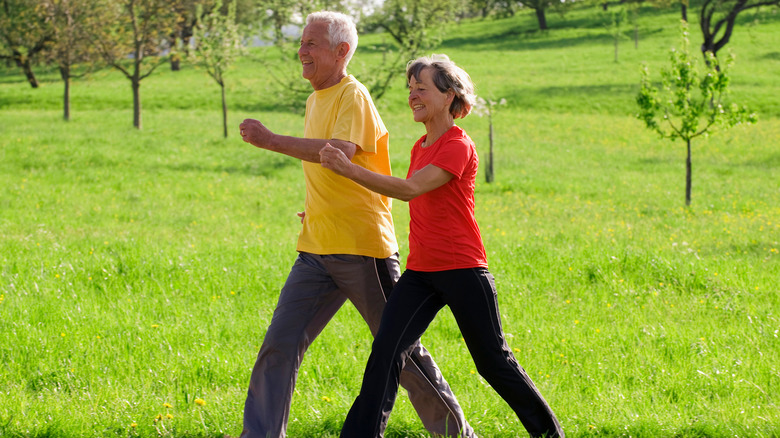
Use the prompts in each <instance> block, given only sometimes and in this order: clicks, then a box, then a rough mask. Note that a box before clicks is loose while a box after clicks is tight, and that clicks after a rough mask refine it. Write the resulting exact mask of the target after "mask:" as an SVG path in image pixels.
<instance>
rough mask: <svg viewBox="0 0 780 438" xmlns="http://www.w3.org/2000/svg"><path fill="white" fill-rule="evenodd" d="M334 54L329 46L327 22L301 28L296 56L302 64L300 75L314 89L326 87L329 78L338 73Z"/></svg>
mask: <svg viewBox="0 0 780 438" xmlns="http://www.w3.org/2000/svg"><path fill="white" fill-rule="evenodd" d="M336 54H337V51H336V50H331V48H330V38H329V37H328V25H327V23H320V22H314V23H311V24H309V25H307V26H306V27H305V28H303V35H301V47H300V48H299V49H298V58H299V59H300V60H301V64H302V65H303V72H302V76H303V77H304V78H305V79H308V81H309V82H311V85H312V87H314V89H315V90H320V89H323V88H327V86H326V84H327V83H328V82H329V80H330V79H331V78H333V77H334V76H335V75H337V74H338V64H337V59H338V58H337V56H336Z"/></svg>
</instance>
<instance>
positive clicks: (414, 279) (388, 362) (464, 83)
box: [320, 55, 564, 438]
mask: <svg viewBox="0 0 780 438" xmlns="http://www.w3.org/2000/svg"><path fill="white" fill-rule="evenodd" d="M406 78H407V81H408V84H409V107H410V108H411V110H412V114H413V115H414V121H415V122H419V123H422V124H424V125H425V130H426V134H425V135H424V136H423V137H422V138H420V139H419V140H418V141H417V142H416V143H415V145H414V147H413V148H412V157H411V163H410V165H409V171H408V173H407V176H406V179H401V178H396V177H393V176H387V175H380V174H377V173H373V172H371V171H369V170H366V169H365V168H363V167H360V166H357V165H354V164H352V163H351V162H350V161H349V160H348V159H347V157H346V155H344V153H343V152H341V151H340V150H339V149H336V148H333V147H330V146H325V148H323V149H322V150H321V151H320V161H321V163H322V166H324V167H326V168H328V169H331V170H333V171H334V172H336V173H338V174H340V175H342V176H345V177H347V178H349V179H351V180H353V181H355V182H357V183H358V184H360V185H362V186H365V187H367V188H368V189H370V190H373V191H375V192H377V193H381V194H383V195H385V196H390V197H393V198H397V199H401V200H404V201H409V213H410V216H411V222H410V230H409V255H408V258H407V263H406V270H405V271H404V273H403V274H402V275H401V279H400V280H399V281H398V283H397V284H396V285H395V288H394V289H393V293H392V294H390V298H389V300H388V302H387V306H386V307H385V310H384V314H383V316H382V322H381V325H380V327H379V332H378V333H377V335H376V337H375V339H374V343H373V346H372V351H371V356H370V357H369V359H368V363H367V364H366V370H365V374H364V376H363V386H362V388H361V390H360V395H359V396H358V397H357V399H356V400H355V403H354V404H353V405H352V408H351V409H350V411H349V414H348V415H347V419H346V421H345V423H344V426H343V428H342V430H341V436H342V437H356V438H368V437H381V436H383V434H384V430H385V427H386V426H387V420H388V417H389V415H390V411H391V410H392V408H393V403H394V402H395V397H396V394H397V392H398V385H399V376H400V373H401V369H402V368H403V366H404V363H405V361H406V358H407V357H408V355H409V351H410V348H412V346H413V345H414V344H415V342H416V341H417V340H418V339H419V338H420V336H422V334H423V333H424V332H425V329H426V328H427V327H428V325H429V324H430V323H431V321H433V318H434V317H435V316H436V314H437V313H438V312H439V310H441V309H442V307H444V306H445V305H447V306H449V307H450V309H451V310H452V314H453V316H454V317H455V320H456V321H457V323H458V326H459V327H460V330H461V333H462V335H463V339H464V340H465V341H466V346H467V347H468V349H469V352H470V353H471V356H472V358H473V359H474V363H475V364H476V366H477V370H478V371H479V373H480V374H481V375H482V376H483V377H484V378H485V379H486V380H487V381H488V383H490V385H491V386H492V387H493V388H494V389H495V390H496V391H497V392H498V394H499V395H500V396H501V397H502V398H503V399H504V400H505V401H506V402H507V403H508V404H509V405H510V407H511V408H512V409H513V410H514V411H515V413H516V414H517V416H518V418H519V419H520V421H521V422H522V423H523V425H524V426H525V428H526V430H527V431H528V432H529V433H530V434H531V435H532V436H534V437H543V436H544V437H558V436H561V437H562V436H564V434H563V429H562V428H561V426H560V424H559V423H558V420H557V419H556V418H555V415H554V414H553V412H552V410H551V409H550V407H549V405H548V404H547V402H546V401H545V400H544V398H543V397H542V395H541V394H540V393H539V391H538V390H537V388H536V387H535V386H534V384H533V382H532V381H531V378H530V377H529V376H528V374H527V373H526V372H525V370H523V368H522V367H521V366H520V365H519V364H518V362H517V360H516V359H515V357H514V355H513V354H512V352H511V350H510V348H509V346H508V345H507V343H506V340H505V339H504V335H503V333H502V330H501V317H500V314H499V312H498V301H497V299H496V288H495V282H494V279H493V276H492V275H491V274H490V272H488V269H487V268H488V263H487V256H486V254H485V248H484V245H483V244H482V237H481V235H480V232H479V227H478V226H477V221H476V219H475V217H474V184H475V179H476V175H477V168H478V158H477V151H476V148H475V146H474V142H473V141H472V140H471V138H469V136H468V135H466V133H465V131H463V129H461V128H459V127H458V126H456V125H455V122H454V120H455V119H457V118H462V117H465V116H466V115H468V114H469V112H470V111H471V107H472V105H473V103H474V101H475V95H474V86H473V84H472V82H471V78H470V77H469V76H468V74H467V73H466V72H465V71H463V69H461V68H460V67H458V66H456V65H455V64H454V63H453V62H451V61H450V60H449V58H448V57H446V56H444V55H438V56H437V55H434V56H433V57H431V58H420V59H417V60H415V61H412V62H410V63H409V65H408V67H407V71H406Z"/></svg>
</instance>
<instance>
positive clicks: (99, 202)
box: [0, 9, 780, 438]
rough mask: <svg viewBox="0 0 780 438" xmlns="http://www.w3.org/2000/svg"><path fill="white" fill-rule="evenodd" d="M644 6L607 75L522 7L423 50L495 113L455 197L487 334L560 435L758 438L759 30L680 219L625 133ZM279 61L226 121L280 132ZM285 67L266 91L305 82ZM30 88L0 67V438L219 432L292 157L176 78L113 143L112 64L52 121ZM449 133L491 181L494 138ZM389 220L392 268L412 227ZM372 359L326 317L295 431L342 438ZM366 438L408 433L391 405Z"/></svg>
mask: <svg viewBox="0 0 780 438" xmlns="http://www.w3.org/2000/svg"><path fill="white" fill-rule="evenodd" d="M645 12H646V11H645ZM650 12H652V13H647V14H642V15H641V16H640V17H641V19H640V25H641V28H640V29H641V30H642V35H643V40H642V45H641V46H640V50H636V51H635V50H630V51H628V50H627V51H624V53H623V54H621V61H622V62H621V63H619V64H615V63H613V62H611V50H612V40H611V38H609V37H608V36H607V35H605V32H604V29H603V27H602V25H601V22H600V21H599V20H598V16H597V13H598V12H597V11H596V10H587V9H581V10H580V9H573V10H572V11H571V12H570V13H569V14H567V16H566V19H565V20H561V21H557V20H556V22H555V23H553V24H554V26H555V27H554V29H552V30H551V31H550V32H548V33H540V32H537V31H536V29H537V25H536V21H535V20H536V18H535V17H534V16H533V14H530V13H528V12H527V11H526V12H521V13H518V14H517V16H515V17H514V18H511V19H507V20H484V21H483V20H475V21H463V22H461V23H460V24H459V25H457V27H453V29H455V30H457V32H452V33H451V34H449V35H448V36H447V37H446V38H444V39H443V40H442V44H441V46H439V47H437V48H436V49H435V50H436V51H437V52H441V53H446V54H448V55H449V56H450V57H451V59H453V60H454V61H455V62H457V63H458V64H459V65H462V66H463V67H464V68H465V70H466V71H467V72H469V74H470V75H471V77H472V79H473V80H474V81H475V83H476V86H477V91H478V93H479V94H480V95H482V96H484V97H488V96H499V97H504V98H506V101H507V104H506V106H502V107H501V108H500V110H499V111H496V112H494V114H493V124H494V125H495V129H496V133H497V138H496V140H497V141H496V144H495V151H494V153H495V162H496V165H497V168H496V180H495V181H494V182H493V183H491V184H486V183H484V178H483V177H481V176H480V177H478V179H477V188H476V190H477V193H476V214H477V219H478V221H479V224H480V228H481V230H482V234H483V238H484V241H485V245H486V249H487V252H488V260H489V262H490V267H491V271H492V272H493V274H494V275H495V276H496V280H497V286H498V297H499V305H500V310H501V314H502V318H503V328H504V331H505V332H506V333H507V341H508V343H509V345H510V347H511V348H512V350H513V351H514V354H515V355H516V357H517V358H518V360H519V362H520V363H521V364H522V365H523V367H524V368H525V369H526V370H527V371H528V372H529V374H530V375H531V376H532V377H533V379H534V381H535V382H536V383H537V384H538V386H539V387H540V390H541V392H542V394H543V395H544V396H545V398H546V399H547V400H548V401H549V402H550V404H551V406H552V407H553V409H554V410H555V412H556V414H557V415H558V416H559V417H560V419H561V421H562V423H563V426H564V429H565V430H566V432H567V436H569V437H572V438H578V437H621V436H634V437H653V438H673V437H691V438H693V437H705V436H706V437H708V438H726V437H733V436H735V435H738V436H751V437H752V436H756V437H761V436H765V437H772V436H776V435H777V433H778V431H780V410H779V409H778V406H780V400H779V399H778V397H779V394H780V377H778V376H780V369H779V368H778V366H777V365H776V364H778V363H780V344H778V342H777V340H778V338H777V336H780V333H778V317H777V309H778V308H780V293H779V292H780V291H778V285H777V278H780V238H779V237H778V236H780V221H778V220H777V218H778V217H780V208H779V206H780V191H778V190H777V187H776V185H772V184H771V182H773V181H776V180H777V175H778V172H779V171H780V155H779V154H778V150H777V141H776V140H777V138H780V119H779V118H778V114H780V106H778V105H780V103H779V102H778V100H777V99H776V95H777V94H778V92H779V91H778V83H777V80H776V79H777V69H778V61H780V59H778V56H777V50H776V47H778V46H779V45H780V32H779V31H778V24H780V23H779V22H778V21H777V19H776V17H775V16H774V15H771V13H770V12H768V11H762V12H761V14H763V15H757V16H756V18H757V19H758V18H761V20H759V24H756V25H754V26H751V27H750V30H749V32H741V33H735V35H734V40H732V42H731V43H730V44H731V49H732V50H734V51H735V52H736V53H737V54H739V56H740V58H739V59H740V63H739V64H738V66H737V67H739V68H734V69H733V70H731V72H730V75H729V77H730V78H731V81H730V83H729V89H730V90H731V93H732V96H735V97H736V98H739V99H740V100H741V101H743V102H745V103H746V104H749V106H750V107H751V108H752V109H754V110H756V112H757V113H759V114H760V115H761V118H762V123H760V124H756V125H754V126H750V127H749V128H747V127H745V126H735V127H733V128H732V129H730V130H728V131H725V132H723V133H722V135H717V136H701V137H699V138H698V140H697V144H698V146H699V147H700V149H699V150H700V153H699V154H698V155H697V159H698V160H699V162H700V163H701V164H702V165H701V166H700V168H699V170H698V171H697V172H698V173H697V178H698V181H700V186H699V187H698V188H697V193H698V194H699V196H700V197H701V199H706V202H697V203H696V204H695V205H692V206H691V207H689V208H683V207H682V206H681V205H680V206H675V205H676V204H675V200H676V199H677V196H676V195H675V194H676V192H677V189H678V183H677V181H678V180H679V178H678V177H679V173H680V172H681V168H682V166H681V165H680V164H681V163H679V162H678V161H679V157H680V155H681V154H680V153H679V152H680V151H678V150H677V148H676V147H672V146H670V145H671V144H672V143H671V142H665V141H664V140H661V139H658V138H657V137H656V136H655V135H647V134H648V131H647V129H646V128H645V126H644V124H643V123H642V122H641V121H639V120H637V119H636V118H635V117H633V114H634V113H635V112H636V106H635V105H636V103H635V101H634V97H635V96H636V94H637V92H638V89H639V84H638V81H637V73H636V65H637V64H638V63H639V62H640V61H641V60H645V61H647V62H648V65H649V67H650V68H652V69H653V70H655V69H656V68H658V69H660V67H661V66H663V65H666V64H667V62H668V61H667V59H668V47H671V46H672V45H674V44H676V39H677V34H676V30H677V28H676V19H677V17H678V15H679V13H678V11H677V10H674V11H668V12H664V11H657V10H651V11H650ZM773 17H775V18H773ZM388 38H389V37H387V36H386V35H382V34H375V35H373V34H372V35H362V36H361V47H360V48H359V49H358V53H357V54H356V60H360V61H362V62H364V63H366V64H367V65H372V64H373V63H379V62H381V54H380V53H378V52H375V51H373V50H372V49H371V46H372V45H374V44H380V43H381V41H382V40H383V39H385V40H386V39H388ZM293 55H294V49H291V50H290V51H289V52H287V53H286V54H285V56H286V57H287V58H292V56H293ZM278 56H279V51H278V49H276V48H254V49H252V51H251V53H250V55H249V56H245V57H240V58H238V59H237V60H236V62H235V64H234V66H235V68H234V69H233V70H231V72H230V76H229V80H228V81H227V84H226V92H227V95H228V98H229V99H230V101H231V103H232V104H231V105H232V106H231V108H232V112H231V114H230V115H229V126H237V125H238V123H239V122H240V121H241V120H242V119H244V118H247V117H251V118H256V119H259V120H262V121H263V122H264V123H266V124H267V125H268V126H269V127H271V128H272V129H274V130H275V132H279V133H283V134H289V135H301V133H302V131H303V127H302V117H301V115H300V114H299V113H295V112H292V111H289V110H288V108H289V106H290V105H292V104H293V102H292V101H289V100H286V99H284V98H282V97H279V95H277V94H276V93H275V90H272V89H269V84H271V83H273V79H272V78H271V76H270V75H269V74H268V72H267V71H266V69H265V65H266V64H265V62H266V61H268V60H275V58H276V57H278ZM295 67H297V68H293V67H291V68H290V70H289V71H285V72H282V71H278V72H276V74H277V75H279V76H280V77H284V76H289V77H290V78H292V79H291V80H297V81H298V82H299V83H300V84H301V85H303V86H308V83H307V82H306V81H305V80H304V79H302V78H301V77H300V66H295ZM39 77H40V79H41V84H42V86H41V88H39V89H37V90H33V89H31V88H30V87H29V86H28V85H27V84H26V82H25V79H24V77H23V76H22V75H21V74H20V73H19V71H18V69H17V68H15V67H13V66H11V67H8V68H6V67H5V66H0V186H2V187H3V188H4V189H3V190H2V191H0V358H2V359H3V362H2V363H3V366H2V367H0V382H2V383H0V435H2V436H3V437H5V436H10V437H34V436H38V437H44V436H49V437H58V438H59V437H74V438H80V437H85V438H93V437H94V438H98V437H99V438H111V437H158V436H162V437H176V438H189V437H203V438H206V437H208V438H219V437H221V436H222V435H230V436H236V435H238V434H239V433H240V430H241V420H242V408H243V402H244V399H245V396H246V385H247V382H248V379H249V373H250V372H251V368H252V365H253V363H254V360H255V358H256V355H257V350H258V348H259V345H260V343H261V342H262V339H263V335H264V330H265V328H266V327H267V326H268V323H269V321H270V319H271V317H272V312H273V309H274V306H275V304H276V301H277V298H278V291H279V288H280V287H281V285H282V284H283V282H284V280H285V278H286V275H287V273H288V272H289V268H290V266H291V264H292V263H293V261H294V257H295V241H296V237H297V234H298V232H299V231H300V223H299V221H298V218H297V216H296V215H295V213H296V212H298V211H300V210H301V208H302V206H303V203H304V194H303V181H302V179H303V177H302V174H301V171H300V163H298V162H297V161H295V160H292V159H287V158H285V157H282V156H278V155H276V154H273V153H270V152H267V151H261V150H257V149H256V148H253V147H251V146H249V145H247V144H245V143H243V142H241V141H240V140H238V139H236V138H233V139H229V140H225V139H224V138H223V137H222V135H221V133H220V132H218V129H217V127H218V126H219V125H220V124H221V122H222V121H221V120H220V118H219V117H218V115H217V113H216V111H214V110H213V108H214V102H215V101H216V99H218V98H219V91H218V88H217V87H215V86H213V81H212V79H211V78H210V77H209V76H208V75H207V74H205V73H204V71H203V69H196V68H195V67H194V66H192V65H189V64H185V65H184V66H183V68H182V70H181V71H179V72H172V71H170V70H168V69H160V70H159V71H157V72H156V74H154V75H152V76H150V77H149V78H148V80H146V81H145V82H144V85H143V86H144V92H145V101H144V104H145V111H146V114H147V115H148V120H147V121H146V125H145V129H144V130H143V131H138V130H135V129H133V128H132V127H130V126H128V125H129V124H128V123H126V122H127V117H128V116H129V114H130V110H129V108H130V105H131V102H132V101H131V96H130V94H129V93H126V92H124V91H126V90H127V88H129V87H128V84H127V82H128V81H127V80H126V79H125V77H124V76H123V75H122V74H121V73H119V72H118V71H113V70H103V71H99V72H97V73H95V74H93V75H91V77H89V78H85V79H80V80H76V81H74V84H73V99H74V102H73V105H74V108H76V109H77V111H76V112H75V113H74V118H73V120H71V122H70V123H64V122H63V121H62V119H61V117H60V108H61V93H60V90H61V88H60V79H59V74H58V72H57V71H56V69H55V68H53V67H48V68H45V67H42V68H41V69H40V74H39ZM658 83H659V84H660V81H658ZM406 95H407V94H406V90H405V87H404V84H403V81H402V80H398V81H394V82H393V84H392V86H391V88H390V89H389V91H388V93H387V94H386V96H385V97H384V98H383V99H382V100H381V101H378V105H379V110H380V113H381V115H382V117H383V119H384V121H385V123H386V125H387V127H388V130H389V131H390V133H391V137H390V138H391V140H390V144H391V162H392V165H393V172H394V174H396V175H404V174H405V172H406V170H407V167H408V162H409V149H410V147H411V145H412V144H413V142H414V140H416V139H417V138H419V136H420V135H422V133H423V132H424V131H423V129H422V127H421V126H419V125H418V124H414V123H413V122H412V121H411V120H412V119H411V116H410V114H409V109H408V106H407V102H406ZM458 124H459V125H461V126H463V127H464V128H465V129H466V131H467V132H468V133H469V135H470V136H471V137H472V138H473V139H474V140H475V142H476V144H477V148H478V151H479V153H480V159H481V160H482V163H483V164H484V163H485V162H486V160H485V157H486V153H487V147H488V144H489V142H488V133H489V123H488V121H487V119H485V118H480V117H474V116H469V117H467V118H465V119H462V120H460V119H459V121H458ZM484 170H485V168H484V167H482V168H481V169H480V171H481V172H484ZM768 182H769V183H768ZM393 213H394V219H395V224H396V232H397V234H398V239H399V242H400V243H401V246H402V248H401V255H402V257H403V256H405V254H406V253H407V247H406V239H407V237H408V206H407V205H406V204H405V203H402V202H396V203H394V204H393ZM63 334H64V336H63ZM423 343H424V344H425V345H426V346H427V347H428V348H429V349H430V350H431V352H432V354H433V356H434V358H435V359H436V360H437V362H438V363H439V365H440V367H441V370H442V373H443V375H444V376H445V377H446V378H447V380H448V382H449V383H450V384H451V386H452V387H453V390H454V391H455V393H456V395H457V396H458V398H459V401H460V402H461V404H462V406H463V408H464V411H465V413H466V416H467V418H468V419H469V421H470V422H471V423H472V425H474V427H475V428H476V431H477V433H478V434H479V436H481V437H490V438H516V437H517V436H519V435H522V434H523V428H522V425H521V424H520V423H519V421H518V420H517V418H516V417H515V416H514V414H513V413H512V412H511V411H510V410H509V409H508V408H507V407H506V405H505V404H504V403H503V401H502V400H501V398H500V397H498V396H497V395H496V394H495V392H494V391H493V390H492V389H491V388H490V386H489V385H488V384H487V383H486V382H485V381H484V380H483V379H482V378H481V377H480V376H479V374H478V373H477V372H476V369H475V367H474V364H473V361H471V358H470V356H469V353H468V351H467V349H466V347H465V345H464V343H463V341H462V340H461V336H460V332H459V329H458V327H457V324H456V323H455V321H454V319H453V318H452V316H451V314H450V313H449V312H448V311H446V310H444V311H442V312H441V314H440V315H439V317H438V318H437V319H436V320H435V321H434V323H433V324H432V325H431V327H430V328H429V329H428V331H427V332H426V334H425V336H424V338H423ZM370 347H371V340H370V335H369V331H368V329H367V328H366V327H365V324H363V322H362V320H361V318H360V316H359V315H358V313H357V311H355V309H354V308H353V307H352V306H350V305H349V304H347V305H345V306H344V308H343V309H342V310H341V311H340V312H339V313H338V314H337V315H336V317H335V319H334V320H333V321H332V322H331V324H329V325H328V327H326V328H325V331H324V332H323V333H322V335H321V336H320V337H319V338H318V339H317V340H316V342H314V344H313V345H312V346H311V348H310V349H309V351H308V352H307V355H306V359H305V360H304V362H303V365H302V368H301V370H300V374H299V378H298V385H297V387H296V392H295V394H294V395H293V406H292V411H291V413H290V426H289V430H288V436H290V437H296V438H323V437H336V436H338V431H339V429H340V425H341V422H342V421H343V418H344V415H345V413H346V412H347V410H348V408H349V406H350V404H351V403H352V401H353V400H354V397H355V396H356V394H357V392H358V390H359V386H360V372H361V370H362V367H363V366H364V364H365V361H366V359H367V356H368V354H369V351H370ZM197 399H200V400H203V401H205V404H198V403H196V400H197ZM167 405H170V406H171V407H167ZM169 414H170V415H171V416H173V418H169V417H168V415H169ZM385 436H386V437H388V438H401V437H424V436H426V433H425V430H424V428H423V427H422V425H421V423H420V420H419V418H418V417H417V415H416V414H415V412H414V410H413V409H412V407H411V405H410V402H409V400H408V397H406V396H405V395H404V394H403V393H402V394H400V395H399V398H398V402H397V404H396V407H395V409H394V411H393V414H392V416H391V419H390V423H389V429H388V433H387V434H386V435H385Z"/></svg>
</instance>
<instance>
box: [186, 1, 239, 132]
mask: <svg viewBox="0 0 780 438" xmlns="http://www.w3.org/2000/svg"><path fill="white" fill-rule="evenodd" d="M221 3H222V2H221V0H217V3H216V5H215V6H216V7H214V8H213V9H212V11H211V12H210V13H209V14H206V15H203V19H202V20H201V21H200V23H199V25H198V27H197V28H196V30H195V35H194V36H195V44H196V46H195V47H196V50H195V52H194V56H195V60H196V62H198V63H199V64H201V65H202V66H203V67H205V68H206V71H207V72H208V74H209V76H211V77H212V78H213V79H214V81H215V82H216V83H217V84H218V85H219V88H220V91H221V93H222V128H223V129H222V130H223V134H224V136H225V138H227V136H228V128H227V102H226V100H225V72H226V71H227V69H228V67H230V64H231V63H232V62H233V61H234V60H235V59H236V57H238V56H239V55H240V54H241V53H243V46H242V45H241V35H240V33H239V31H238V25H237V24H236V2H235V1H231V0H228V5H227V6H228V9H227V14H222V12H221V6H222V4H221ZM198 15H202V14H200V13H199V14H198Z"/></svg>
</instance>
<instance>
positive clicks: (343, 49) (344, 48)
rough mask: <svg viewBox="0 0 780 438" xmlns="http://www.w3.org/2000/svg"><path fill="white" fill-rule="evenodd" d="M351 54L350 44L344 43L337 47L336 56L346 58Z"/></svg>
mask: <svg viewBox="0 0 780 438" xmlns="http://www.w3.org/2000/svg"><path fill="white" fill-rule="evenodd" d="M347 53H349V43H348V42H343V43H339V45H338V46H336V56H337V57H339V58H346V57H347Z"/></svg>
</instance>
